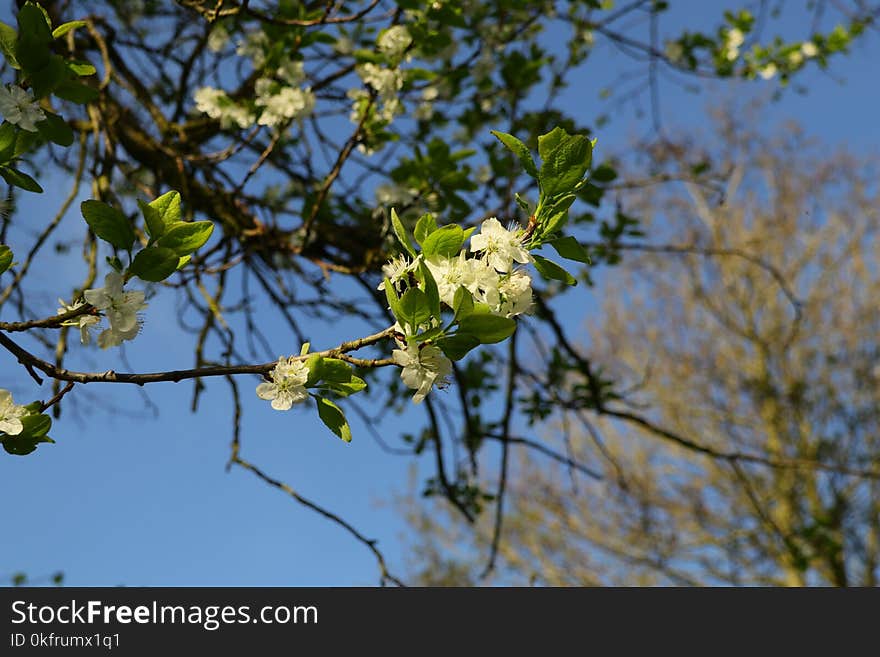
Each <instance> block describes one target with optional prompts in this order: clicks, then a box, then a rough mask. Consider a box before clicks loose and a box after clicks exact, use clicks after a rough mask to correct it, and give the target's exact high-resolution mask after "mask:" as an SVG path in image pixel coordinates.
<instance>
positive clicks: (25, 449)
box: [0, 402, 55, 456]
mask: <svg viewBox="0 0 880 657" xmlns="http://www.w3.org/2000/svg"><path fill="white" fill-rule="evenodd" d="M27 408H28V409H29V410H30V411H31V412H30V414H28V415H25V416H23V417H21V424H22V427H23V428H22V431H21V433H19V434H17V435H14V436H10V435H7V434H4V433H2V432H0V444H2V445H3V449H4V450H5V451H6V452H7V453H8V454H12V455H14V456H27V455H28V454H30V453H32V452H33V451H34V450H36V449H37V447H38V446H39V445H40V443H54V442H55V441H54V440H52V439H51V438H50V437H49V435H48V434H49V429H51V428H52V418H50V417H49V416H48V415H45V414H43V413H39V412H38V408H39V403H38V402H37V403H35V404H29V405H28V406H27Z"/></svg>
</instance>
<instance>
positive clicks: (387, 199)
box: [375, 183, 419, 205]
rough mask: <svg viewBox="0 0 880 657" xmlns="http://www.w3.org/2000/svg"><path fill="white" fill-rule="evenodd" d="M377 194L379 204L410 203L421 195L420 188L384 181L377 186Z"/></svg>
mask: <svg viewBox="0 0 880 657" xmlns="http://www.w3.org/2000/svg"><path fill="white" fill-rule="evenodd" d="M375 195H376V203H378V204H379V205H409V204H410V203H412V202H413V201H414V200H415V199H416V197H417V196H418V195H419V190H418V189H416V188H415V187H404V186H403V185H398V184H397V183H382V184H381V185H379V186H377V187H376V191H375Z"/></svg>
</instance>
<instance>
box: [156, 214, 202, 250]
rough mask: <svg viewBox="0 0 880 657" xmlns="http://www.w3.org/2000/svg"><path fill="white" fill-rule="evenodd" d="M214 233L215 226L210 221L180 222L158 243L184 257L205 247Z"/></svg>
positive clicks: (166, 232)
mask: <svg viewBox="0 0 880 657" xmlns="http://www.w3.org/2000/svg"><path fill="white" fill-rule="evenodd" d="M166 228H167V226H166ZM213 232H214V224H213V223H211V222H210V221H193V222H180V223H177V224H174V225H172V226H171V227H170V228H167V230H166V231H165V233H164V234H163V235H162V237H160V238H159V239H158V241H157V242H156V243H157V244H158V245H159V246H163V247H165V248H166V249H171V250H172V251H174V252H175V253H176V254H177V255H179V256H184V255H187V254H189V253H192V252H193V251H195V250H196V249H199V248H201V247H202V246H204V244H205V242H207V241H208V239H210V237H211V233H213Z"/></svg>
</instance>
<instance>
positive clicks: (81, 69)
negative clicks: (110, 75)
mask: <svg viewBox="0 0 880 657" xmlns="http://www.w3.org/2000/svg"><path fill="white" fill-rule="evenodd" d="M67 68H68V69H69V70H70V72H71V73H73V74H74V75H78V76H79V77H86V76H88V75H94V74H95V73H97V72H98V70H97V69H96V68H95V67H94V66H92V65H91V64H89V63H88V62H80V61H74V62H67Z"/></svg>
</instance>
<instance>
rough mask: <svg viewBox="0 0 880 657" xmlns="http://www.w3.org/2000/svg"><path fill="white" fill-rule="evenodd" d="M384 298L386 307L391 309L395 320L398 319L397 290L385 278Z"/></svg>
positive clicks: (398, 301)
mask: <svg viewBox="0 0 880 657" xmlns="http://www.w3.org/2000/svg"><path fill="white" fill-rule="evenodd" d="M385 298H386V299H387V300H388V307H389V308H390V309H391V314H393V315H394V316H395V317H396V318H397V319H400V298H399V297H398V296H397V290H395V289H394V286H393V285H392V284H391V279H389V278H387V277H386V278H385Z"/></svg>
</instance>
